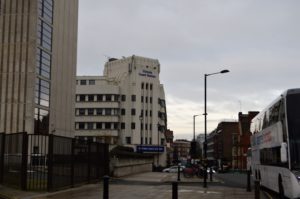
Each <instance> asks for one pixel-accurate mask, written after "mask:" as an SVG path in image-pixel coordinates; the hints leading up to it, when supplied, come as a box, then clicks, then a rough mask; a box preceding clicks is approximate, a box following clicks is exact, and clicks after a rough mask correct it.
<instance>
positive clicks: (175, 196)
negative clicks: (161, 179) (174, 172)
mask: <svg viewBox="0 0 300 199" xmlns="http://www.w3.org/2000/svg"><path fill="white" fill-rule="evenodd" d="M172 199H178V182H172Z"/></svg>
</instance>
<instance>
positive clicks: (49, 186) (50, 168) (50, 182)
mask: <svg viewBox="0 0 300 199" xmlns="http://www.w3.org/2000/svg"><path fill="white" fill-rule="evenodd" d="M48 144H49V145H48V176H47V177H48V182H47V189H48V191H51V190H52V189H53V134H50V135H49V140H48Z"/></svg>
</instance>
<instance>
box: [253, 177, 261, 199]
mask: <svg viewBox="0 0 300 199" xmlns="http://www.w3.org/2000/svg"><path fill="white" fill-rule="evenodd" d="M254 184H255V199H260V181H259V180H255V181H254Z"/></svg>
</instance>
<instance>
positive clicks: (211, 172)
mask: <svg viewBox="0 0 300 199" xmlns="http://www.w3.org/2000/svg"><path fill="white" fill-rule="evenodd" d="M212 175H213V171H212V168H211V167H210V168H209V180H210V181H211V182H212Z"/></svg>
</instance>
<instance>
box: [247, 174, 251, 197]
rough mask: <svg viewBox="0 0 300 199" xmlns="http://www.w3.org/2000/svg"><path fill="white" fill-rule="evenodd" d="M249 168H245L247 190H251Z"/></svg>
mask: <svg viewBox="0 0 300 199" xmlns="http://www.w3.org/2000/svg"><path fill="white" fill-rule="evenodd" d="M250 174H251V172H250V170H247V192H251V181H250Z"/></svg>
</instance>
